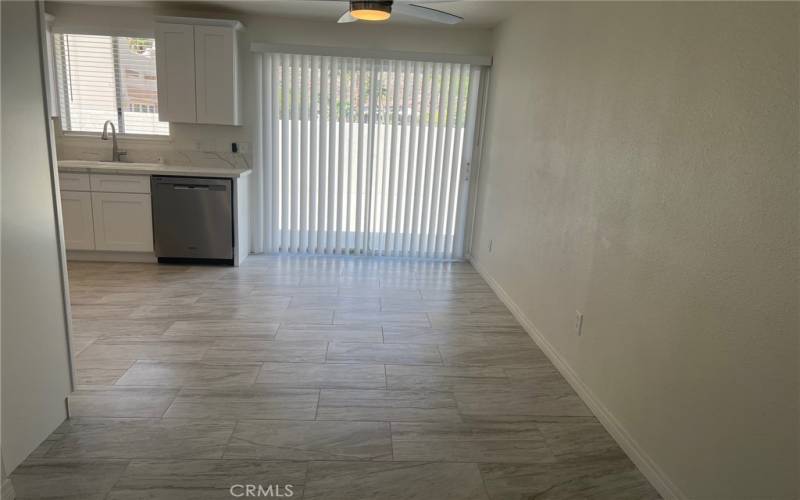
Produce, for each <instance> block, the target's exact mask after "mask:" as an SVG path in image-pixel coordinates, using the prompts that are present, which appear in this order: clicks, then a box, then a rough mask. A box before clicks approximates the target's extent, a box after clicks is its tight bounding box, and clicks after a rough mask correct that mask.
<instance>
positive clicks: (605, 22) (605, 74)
mask: <svg viewBox="0 0 800 500" xmlns="http://www.w3.org/2000/svg"><path fill="white" fill-rule="evenodd" d="M495 41H496V44H495V51H494V55H495V65H494V68H493V75H492V87H491V89H490V97H489V98H490V101H489V115H488V123H487V132H486V138H485V139H486V146H485V147H486V149H485V153H484V162H483V167H482V172H481V174H480V175H481V177H480V185H479V192H480V194H479V200H478V203H479V204H478V207H477V214H478V216H477V221H476V233H475V242H474V245H473V250H472V251H473V256H474V259H475V261H476V262H477V263H478V264H479V265H480V266H481V267H482V268H483V269H485V270H486V272H487V273H488V274H489V275H490V276H491V277H493V278H494V279H495V280H496V281H497V282H498V283H499V284H500V285H501V286H502V287H503V289H504V290H505V291H506V292H507V293H508V294H509V295H510V296H511V298H512V299H513V300H514V301H515V302H516V304H517V305H518V306H519V307H520V309H521V310H522V311H523V312H524V314H525V315H526V316H527V317H528V318H529V319H530V320H531V321H532V322H533V323H534V324H535V325H536V326H537V328H538V330H539V331H540V332H541V333H542V334H543V335H544V337H545V338H546V339H547V341H548V342H549V343H550V344H552V345H553V347H555V349H556V350H557V351H558V353H559V354H560V355H561V356H562V357H563V358H564V359H565V360H566V362H567V363H568V364H569V366H570V367H571V368H572V369H573V370H574V371H575V372H576V373H577V375H578V377H579V378H580V379H581V380H582V381H583V383H585V384H586V385H587V386H588V388H589V389H590V391H591V393H592V394H593V395H594V397H595V398H596V399H597V400H599V401H600V403H601V404H602V405H603V406H605V408H607V409H608V410H609V411H610V412H611V414H613V416H614V417H615V419H616V420H617V421H618V422H619V424H620V425H621V426H622V427H623V428H624V429H625V430H626V431H627V432H628V433H629V434H630V435H631V436H632V438H633V439H634V440H635V442H636V443H637V444H638V445H639V446H640V447H641V449H642V450H643V451H644V452H645V453H646V454H647V455H648V456H649V457H650V458H651V459H652V460H653V461H654V462H655V464H656V465H657V466H658V467H660V468H661V469H662V471H663V472H664V473H665V474H666V475H667V476H668V477H669V478H670V479H671V480H672V481H673V482H674V483H675V484H676V485H677V486H678V487H679V489H680V490H682V491H683V492H684V493H685V494H686V495H687V496H689V497H690V498H695V499H697V498H726V499H732V498H755V497H760V498H795V497H796V487H797V484H796V481H797V479H796V473H797V471H798V467H797V451H798V450H797V442H798V441H797V432H798V429H797V423H798V420H797V402H798V375H797V370H798V345H797V344H798V283H797V280H798V156H797V155H798V142H797V141H798V133H799V131H798V46H799V45H800V43H799V41H798V5H797V4H790V3H784V4H768V3H621V4H612V3H588V4H581V3H564V4H547V3H541V4H529V5H526V6H520V8H519V12H518V13H517V15H515V16H514V17H513V18H512V19H511V20H509V21H506V22H505V23H504V24H503V25H502V26H501V27H500V28H499V29H498V30H497V32H496V40H495ZM490 240H491V241H493V251H492V252H490V251H489V249H488V247H489V242H490ZM576 309H577V310H580V311H582V312H583V313H584V315H585V319H584V326H583V335H582V336H581V337H578V336H577V335H576V334H575V333H574V329H573V324H574V321H575V311H576Z"/></svg>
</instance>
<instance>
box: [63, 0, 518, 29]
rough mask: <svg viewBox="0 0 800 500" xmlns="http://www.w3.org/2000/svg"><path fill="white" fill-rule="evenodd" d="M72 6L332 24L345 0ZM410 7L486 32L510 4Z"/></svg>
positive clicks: (436, 2) (400, 19)
mask: <svg viewBox="0 0 800 500" xmlns="http://www.w3.org/2000/svg"><path fill="white" fill-rule="evenodd" d="M56 1H58V0H56ZM62 1H63V0H62ZM67 1H69V0H67ZM76 3H89V4H104V5H116V6H130V7H154V6H157V7H166V6H170V5H171V6H175V4H180V5H181V7H184V8H189V9H197V10H219V11H229V12H232V13H245V14H259V15H267V16H276V17H292V18H304V19H317V20H326V21H331V22H335V20H336V19H338V18H339V16H341V15H342V13H343V12H344V11H345V10H347V1H346V0H344V1H340V0H175V1H163V0H160V1H155V2H152V1H146V0H145V1H143V0H128V1H125V0H122V1H120V0H94V1H91V0H90V1H86V0H83V1H81V0H79V1H78V2H76ZM413 3H418V4H422V5H426V6H429V7H432V8H435V9H439V10H442V11H445V12H449V13H451V14H456V15H458V16H461V17H463V18H464V21H463V22H462V23H460V24H459V25H458V26H470V27H486V28H489V27H492V26H495V25H497V24H498V23H499V22H500V21H502V20H503V19H505V18H506V17H507V16H508V15H509V13H510V12H511V10H512V8H513V5H512V4H513V3H514V2H505V1H491V0H484V1H477V0H456V1H447V0H427V1H426V0H416V1H414V2H413ZM390 22H391V23H392V24H405V25H426V26H445V25H441V24H437V23H432V22H430V21H424V20H421V19H417V18H413V17H408V16H404V15H402V14H395V15H393V16H392V19H391V21H390Z"/></svg>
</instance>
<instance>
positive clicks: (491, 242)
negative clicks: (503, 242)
mask: <svg viewBox="0 0 800 500" xmlns="http://www.w3.org/2000/svg"><path fill="white" fill-rule="evenodd" d="M493 245H494V240H489V253H492V246H493Z"/></svg>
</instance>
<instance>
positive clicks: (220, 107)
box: [194, 25, 241, 125]
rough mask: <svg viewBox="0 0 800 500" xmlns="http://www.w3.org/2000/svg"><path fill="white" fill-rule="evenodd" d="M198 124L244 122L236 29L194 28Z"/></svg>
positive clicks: (239, 123)
mask: <svg viewBox="0 0 800 500" xmlns="http://www.w3.org/2000/svg"><path fill="white" fill-rule="evenodd" d="M194 59H195V72H196V75H197V78H196V80H195V92H196V95H197V123H216V124H221V125H241V120H240V118H239V115H240V112H239V102H240V101H239V75H238V71H237V68H238V66H239V48H238V44H237V43H236V30H234V29H231V28H229V27H224V26H200V25H195V27H194Z"/></svg>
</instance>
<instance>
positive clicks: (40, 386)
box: [0, 2, 70, 472]
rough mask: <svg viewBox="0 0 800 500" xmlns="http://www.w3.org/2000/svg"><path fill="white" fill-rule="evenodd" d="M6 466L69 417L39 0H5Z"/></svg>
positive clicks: (2, 314)
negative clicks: (40, 38)
mask: <svg viewBox="0 0 800 500" xmlns="http://www.w3.org/2000/svg"><path fill="white" fill-rule="evenodd" d="M0 9H2V14H1V15H0V17H2V109H1V110H0V113H1V114H2V231H1V232H2V238H1V240H0V241H1V242H2V249H1V253H2V260H1V261H0V272H2V275H0V278H1V279H2V291H1V292H0V299H1V300H0V302H2V306H1V309H2V310H1V311H0V318H2V322H1V324H0V329H2V346H1V347H0V350H1V351H2V436H3V442H2V461H3V465H4V466H5V468H6V470H7V471H8V472H11V471H12V470H14V468H15V467H16V466H17V465H18V464H19V463H20V462H21V461H22V460H23V459H24V458H25V457H26V456H27V455H28V454H29V453H30V452H31V451H33V449H34V448H36V446H38V444H39V443H40V442H42V441H43V440H44V439H45V438H46V437H47V436H48V435H49V434H50V432H52V431H53V430H54V429H55V428H56V427H57V426H58V425H59V424H60V423H61V422H62V421H63V420H64V419H65V418H66V416H67V413H66V403H65V398H66V396H67V394H68V393H69V391H70V380H69V357H68V353H67V337H66V317H65V314H64V300H63V294H62V287H61V268H60V266H59V260H60V252H59V247H58V240H57V232H56V226H57V223H56V218H55V212H54V206H53V188H52V184H51V177H50V157H49V152H48V146H47V144H48V142H47V141H48V139H47V135H46V126H47V120H46V119H45V109H44V107H45V102H44V97H43V96H44V94H43V88H42V75H41V67H40V53H39V41H38V33H37V24H38V18H37V14H36V4H35V3H34V2H2V3H0Z"/></svg>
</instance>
